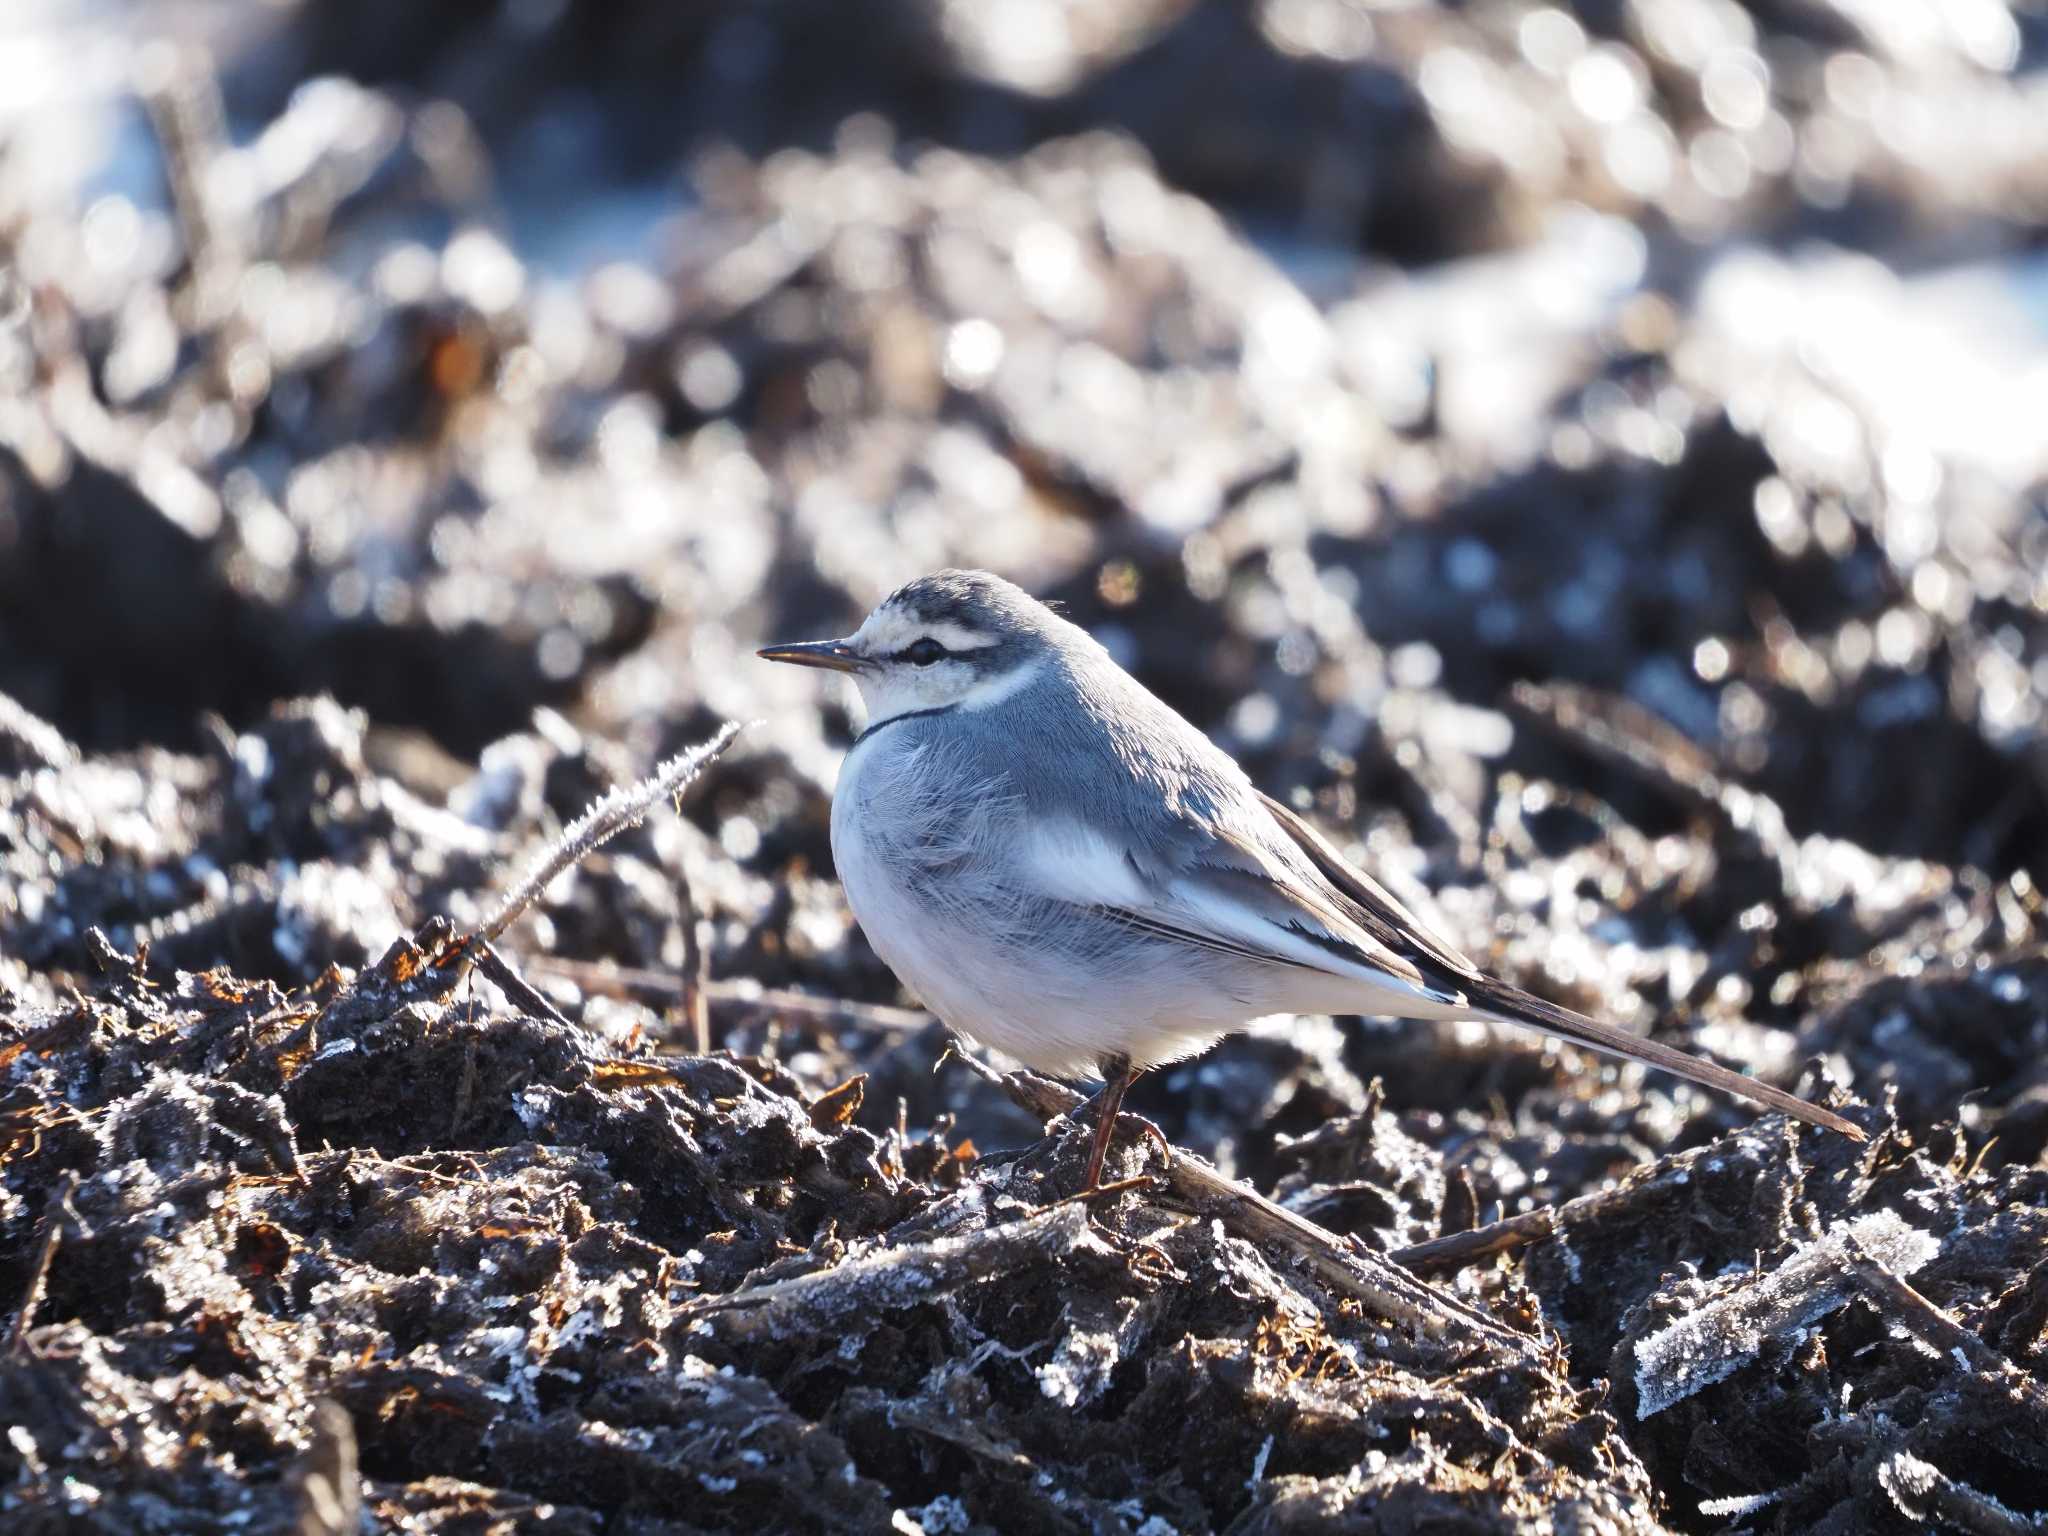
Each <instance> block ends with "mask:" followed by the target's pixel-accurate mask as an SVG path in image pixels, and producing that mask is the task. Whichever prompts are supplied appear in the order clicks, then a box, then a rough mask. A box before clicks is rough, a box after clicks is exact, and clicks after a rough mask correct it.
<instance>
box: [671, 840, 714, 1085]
mask: <svg viewBox="0 0 2048 1536" xmlns="http://www.w3.org/2000/svg"><path fill="white" fill-rule="evenodd" d="M676 906H677V907H678V909H679V910H678V912H677V914H676V920H677V922H679V923H681V924H682V929H683V972H682V975H681V976H680V977H679V978H678V979H679V981H680V982H681V985H682V998H681V1001H682V1005H683V1018H684V1020H685V1022H687V1023H688V1024H689V1026H690V1038H691V1039H692V1040H693V1041H695V1042H696V1046H697V1054H698V1055H699V1056H709V1055H710V1054H711V999H710V996H709V995H708V993H707V992H706V990H705V989H706V987H707V986H709V984H710V981H711V960H710V957H709V956H708V955H706V954H705V953H704V944H703V941H702V940H700V939H699V938H698V937H697V903H696V901H695V899H694V898H693V897H692V896H691V895H690V875H689V871H688V870H686V869H682V868H680V867H679V868H678V869H677V870H676Z"/></svg>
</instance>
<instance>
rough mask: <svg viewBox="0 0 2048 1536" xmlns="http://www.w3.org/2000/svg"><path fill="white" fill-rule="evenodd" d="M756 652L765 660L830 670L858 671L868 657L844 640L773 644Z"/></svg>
mask: <svg viewBox="0 0 2048 1536" xmlns="http://www.w3.org/2000/svg"><path fill="white" fill-rule="evenodd" d="M754 654H755V655H756V656H759V657H760V658H761V659H762V660H763V661H787V662H791V663H793V664H795V665H796V666H799V667H823V668H825V669H826V670H827V671H830V672H853V671H856V670H858V669H859V668H860V667H861V666H863V665H864V664H865V662H866V659H867V658H865V657H864V656H862V655H861V654H860V652H858V651H856V650H855V649H854V648H853V647H852V646H850V645H848V644H847V643H846V642H845V641H844V640H808V641H805V642H804V643H803V644H802V645H771V646H768V647H767V648H765V649H763V650H759V651H756V652H755V653H754Z"/></svg>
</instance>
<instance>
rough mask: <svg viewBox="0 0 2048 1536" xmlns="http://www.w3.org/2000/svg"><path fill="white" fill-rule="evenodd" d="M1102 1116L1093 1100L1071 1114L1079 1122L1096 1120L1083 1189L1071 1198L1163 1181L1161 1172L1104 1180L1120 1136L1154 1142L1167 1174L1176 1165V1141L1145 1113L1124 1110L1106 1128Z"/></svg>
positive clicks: (1118, 1190)
mask: <svg viewBox="0 0 2048 1536" xmlns="http://www.w3.org/2000/svg"><path fill="white" fill-rule="evenodd" d="M1099 1116H1100V1108H1099V1105H1097V1104H1096V1103H1094V1102H1093V1101H1091V1103H1089V1104H1084V1105H1081V1106H1079V1107H1077V1108H1076V1109H1075V1110H1074V1111H1073V1112H1071V1113H1070V1114H1069V1115H1068V1116H1067V1118H1068V1119H1069V1120H1070V1121H1071V1122H1073V1123H1074V1124H1075V1125H1088V1124H1089V1122H1090V1121H1093V1122H1094V1124H1093V1126H1092V1128H1091V1130H1090V1135H1089V1158H1088V1170H1087V1173H1086V1175H1085V1177H1084V1178H1083V1180H1082V1184H1081V1188H1080V1189H1078V1190H1077V1191H1075V1193H1074V1194H1073V1195H1072V1196H1070V1197H1069V1198H1071V1199H1076V1200H1093V1199H1096V1198H1098V1197H1101V1196H1105V1195H1109V1194H1112V1193H1121V1192H1123V1191H1125V1190H1129V1189H1136V1188H1139V1187H1144V1186H1151V1185H1155V1184H1157V1183H1158V1182H1159V1180H1160V1175H1159V1174H1150V1173H1147V1174H1140V1175H1139V1176H1138V1177H1136V1178H1130V1179H1118V1180H1116V1181H1115V1182H1113V1183H1104V1182H1103V1179H1102V1173H1103V1168H1104V1165H1105V1164H1106V1163H1107V1161H1108V1154H1109V1149H1110V1144H1111V1143H1112V1142H1113V1141H1114V1140H1115V1139H1116V1138H1117V1137H1119V1136H1121V1137H1123V1138H1124V1139H1125V1145H1127V1146H1128V1145H1129V1144H1130V1138H1131V1137H1132V1136H1134V1135H1135V1136H1137V1137H1140V1138H1142V1139H1143V1140H1146V1141H1149V1142H1151V1144H1152V1146H1153V1147H1154V1148H1155V1149H1156V1150H1157V1151H1158V1153H1159V1162H1160V1168H1161V1172H1162V1173H1163V1171H1164V1170H1165V1169H1168V1168H1171V1167H1172V1166H1173V1143H1172V1142H1170V1141H1168V1140H1167V1139H1166V1132H1164V1131H1162V1130H1160V1129H1159V1127H1158V1126H1157V1125H1155V1124H1154V1123H1153V1122H1152V1121H1151V1120H1149V1119H1147V1118H1146V1117H1145V1116H1143V1115H1141V1114H1137V1113H1135V1112H1134V1111H1131V1110H1121V1111H1119V1112H1118V1113H1117V1116H1116V1121H1115V1125H1114V1128H1113V1129H1112V1128H1108V1127H1105V1126H1104V1125H1103V1124H1102V1122H1101V1119H1100V1118H1099Z"/></svg>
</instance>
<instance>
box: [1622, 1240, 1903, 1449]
mask: <svg viewBox="0 0 2048 1536" xmlns="http://www.w3.org/2000/svg"><path fill="white" fill-rule="evenodd" d="M1852 1240H1853V1241H1854V1242H1855V1243H1857V1244H1859V1245H1860V1246H1861V1247H1862V1249H1863V1251H1864V1252H1865V1253H1867V1254H1869V1255H1870V1256H1871V1257H1873V1258H1875V1259H1877V1260H1878V1261H1879V1262H1880V1263H1882V1264H1884V1265H1885V1266H1886V1267H1887V1268H1889V1269H1890V1270H1891V1271H1892V1272H1893V1273H1894V1274H1897V1275H1910V1274H1912V1273H1913V1272H1914V1271H1916V1270H1917V1269H1919V1268H1920V1266H1921V1265H1923V1264H1925V1263H1926V1262H1927V1261H1928V1260H1929V1259H1931V1258H1933V1257H1934V1255H1935V1254H1936V1253H1937V1252H1939V1251H1940V1244H1938V1243H1937V1242H1935V1240H1934V1239H1933V1238H1931V1237H1929V1236H1928V1235H1927V1234H1926V1233H1925V1232H1922V1231H1920V1230H1919V1229H1918V1228H1917V1227H1909V1226H1907V1225H1906V1224H1905V1222H1903V1221H1901V1220H1900V1219H1899V1218H1898V1217H1897V1216H1896V1215H1894V1214H1893V1213H1892V1212H1890V1211H1878V1212H1875V1213H1873V1214H1871V1215H1868V1216H1859V1217H1858V1218H1857V1219H1856V1220H1854V1221H1851V1222H1846V1223H1844V1224H1842V1225H1840V1226H1838V1227H1836V1228H1835V1229H1834V1230H1833V1231H1831V1232H1829V1233H1827V1234H1826V1235H1825V1236H1823V1237H1821V1238H1818V1239H1817V1240H1815V1241H1814V1242H1811V1243H1804V1244H1801V1245H1800V1246H1799V1247H1798V1248H1797V1249H1795V1250H1794V1251H1793V1253H1792V1255H1791V1257H1790V1258H1788V1259H1786V1260H1785V1262H1784V1263H1783V1264H1780V1265H1779V1266H1778V1267H1777V1268H1776V1269H1774V1270H1773V1271H1771V1273H1770V1274H1768V1275H1760V1276H1758V1277H1757V1278H1756V1279H1754V1280H1751V1281H1749V1282H1748V1283H1746V1284H1743V1285H1740V1286H1737V1287H1736V1288H1735V1289H1734V1290H1732V1291H1730V1292H1728V1294H1727V1295H1725V1296H1721V1297H1718V1298H1717V1299H1715V1300H1714V1301H1711V1302H1709V1303H1708V1304H1707V1305H1706V1306H1704V1307H1702V1308H1700V1310H1699V1311H1697V1312H1694V1313H1692V1314H1691V1315H1690V1316H1687V1317H1681V1318H1679V1319H1678V1320H1677V1321H1676V1322H1674V1323H1672V1324H1670V1325H1669V1326H1667V1327H1665V1328H1663V1329H1662V1330H1660V1331H1659V1332H1657V1333H1654V1334H1651V1335H1650V1336H1649V1337H1648V1338H1646V1339H1642V1340H1639V1341H1638V1342H1637V1344H1636V1400H1637V1406H1636V1417H1637V1418H1638V1419H1647V1418H1649V1417H1650V1415H1652V1414H1654V1413H1662V1412H1663V1411H1664V1410H1665V1409H1666V1408H1669V1407H1670V1406H1671V1405H1672V1404H1673V1403H1678V1402H1683V1401H1684V1400H1685V1399H1686V1398H1688V1397H1691V1396H1692V1395H1693V1394H1694V1393H1695V1392H1698V1391H1700V1390H1701V1389H1702V1388H1705V1387H1710V1386H1712V1385H1713V1384H1714V1383H1715V1382H1717V1381H1724V1380H1726V1379H1727V1378H1728V1377H1730V1376H1733V1375H1734V1374H1735V1373H1736V1372H1737V1371H1739V1370H1741V1369H1742V1367H1743V1366H1745V1365H1747V1364H1749V1362H1750V1361H1752V1360H1754V1359H1755V1358H1756V1356H1757V1352H1758V1351H1759V1350H1761V1349H1762V1348H1763V1346H1764V1343H1765V1341H1766V1340H1768V1339H1771V1338H1775V1337H1783V1336H1785V1335H1788V1334H1790V1333H1792V1332H1793V1331H1794V1330H1795V1329H1800V1328H1805V1327H1807V1326H1808V1325H1810V1324H1812V1323H1815V1322H1817V1321H1819V1320H1820V1319H1821V1318H1823V1317H1826V1316H1827V1315H1828V1314H1829V1313H1830V1312H1832V1311H1834V1310H1835V1309H1836V1308H1837V1307H1839V1306H1841V1305H1842V1303H1843V1302H1845V1301H1847V1300H1848V1299H1849V1296H1850V1294H1851V1292H1852V1290H1853V1289H1854V1282H1853V1281H1851V1280H1850V1278H1849V1276H1848V1266H1849V1260H1850V1243H1851V1241H1852Z"/></svg>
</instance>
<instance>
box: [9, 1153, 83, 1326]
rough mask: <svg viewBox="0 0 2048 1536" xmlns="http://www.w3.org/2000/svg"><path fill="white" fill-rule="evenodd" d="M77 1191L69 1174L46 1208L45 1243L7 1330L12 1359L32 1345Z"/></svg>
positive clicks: (74, 1178)
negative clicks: (33, 1323) (34, 1322)
mask: <svg viewBox="0 0 2048 1536" xmlns="http://www.w3.org/2000/svg"><path fill="white" fill-rule="evenodd" d="M77 1188H78V1175H77V1174H75V1173H67V1174H65V1175H64V1177H63V1179H62V1180H61V1181H60V1182H59V1183H58V1185H57V1187H56V1189H55V1190H53V1191H52V1192H51V1194H50V1198H49V1202H48V1203H47V1204H45V1205H44V1207H43V1240H42V1242H41V1243H40V1244H38V1245H37V1247H36V1257H35V1262H34V1263H33V1264H31V1265H29V1270H28V1291H27V1293H26V1294H25V1295H24V1296H23V1297H22V1298H21V1306H20V1307H19V1308H18V1309H17V1310H16V1311H15V1314H14V1326H13V1327H11V1328H9V1329H8V1330H7V1353H8V1355H9V1356H10V1357H12V1356H15V1355H18V1354H20V1353H21V1351H22V1349H23V1347H24V1346H25V1345H26V1344H27V1342H28V1328H29V1323H30V1321H31V1320H32V1319H33V1318H34V1317H35V1315H36V1307H37V1305H38V1304H39V1303H40V1302H41V1301H42V1299H43V1282H44V1281H46V1280H48V1279H49V1278H50V1261H51V1260H52V1259H54V1258H56V1256H57V1244H58V1242H59V1241H60V1240H61V1239H62V1238H63V1236H64V1223H65V1221H66V1219H67V1218H69V1219H72V1220H75V1219H76V1216H75V1214H74V1213H73V1211H72V1209H71V1196H72V1194H73V1193H74V1192H75V1191H76V1190H77Z"/></svg>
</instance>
